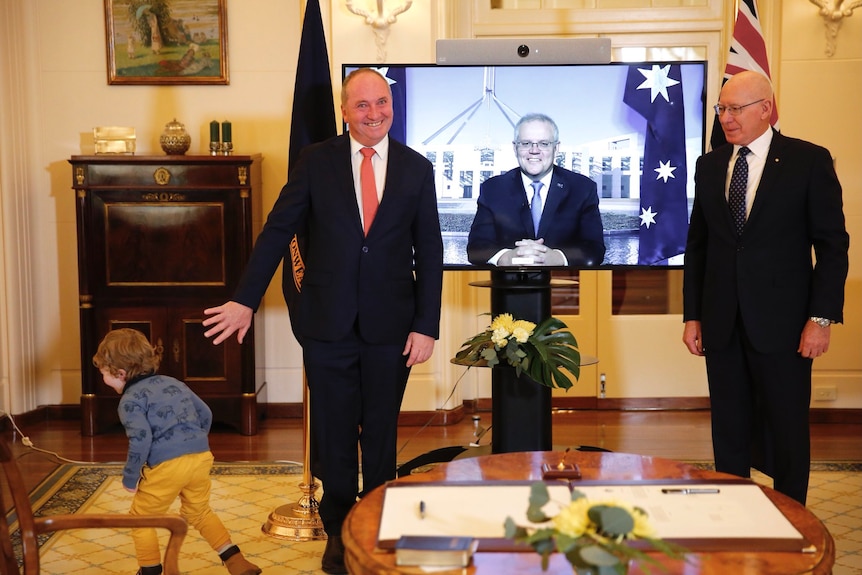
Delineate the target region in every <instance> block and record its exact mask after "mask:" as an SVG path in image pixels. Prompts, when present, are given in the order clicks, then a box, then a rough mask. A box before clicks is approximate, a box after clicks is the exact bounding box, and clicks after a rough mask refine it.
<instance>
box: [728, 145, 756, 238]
mask: <svg viewBox="0 0 862 575" xmlns="http://www.w3.org/2000/svg"><path fill="white" fill-rule="evenodd" d="M750 151H751V150H749V149H748V148H746V147H745V146H743V147H741V148H739V152H737V156H736V163H735V164H734V165H733V173H732V174H731V176H730V189H729V190H728V192H727V203H728V204H729V205H730V215H731V216H732V217H733V224H734V226H736V235H742V228H743V226H744V225H745V189H746V188H747V187H748V160H746V159H745V156H746V155H748V153H749V152H750Z"/></svg>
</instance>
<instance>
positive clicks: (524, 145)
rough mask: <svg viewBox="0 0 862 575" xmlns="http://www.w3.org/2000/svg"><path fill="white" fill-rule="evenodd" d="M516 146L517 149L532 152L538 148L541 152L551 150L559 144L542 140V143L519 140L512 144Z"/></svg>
mask: <svg viewBox="0 0 862 575" xmlns="http://www.w3.org/2000/svg"><path fill="white" fill-rule="evenodd" d="M512 143H513V144H515V147H516V148H518V149H519V150H532V149H533V146H536V147H537V148H539V149H540V150H550V149H551V148H553V147H554V146H556V145H557V142H551V141H548V140H542V141H540V142H531V141H529V140H518V141H516V142H512Z"/></svg>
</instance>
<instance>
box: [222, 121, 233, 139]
mask: <svg viewBox="0 0 862 575" xmlns="http://www.w3.org/2000/svg"><path fill="white" fill-rule="evenodd" d="M221 135H222V141H223V142H225V143H229V142H230V141H231V133H230V122H222V123H221Z"/></svg>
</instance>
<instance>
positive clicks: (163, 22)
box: [104, 0, 230, 85]
mask: <svg viewBox="0 0 862 575" xmlns="http://www.w3.org/2000/svg"><path fill="white" fill-rule="evenodd" d="M104 1H105V31H106V37H107V52H108V84H150V85H171V84H229V83H230V78H229V75H228V61H227V10H226V8H225V5H226V3H227V0H104Z"/></svg>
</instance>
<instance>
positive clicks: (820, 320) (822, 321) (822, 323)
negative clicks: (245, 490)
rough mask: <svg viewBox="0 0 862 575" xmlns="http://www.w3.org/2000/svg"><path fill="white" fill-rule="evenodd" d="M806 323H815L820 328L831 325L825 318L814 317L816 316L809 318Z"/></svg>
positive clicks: (829, 320)
mask: <svg viewBox="0 0 862 575" xmlns="http://www.w3.org/2000/svg"><path fill="white" fill-rule="evenodd" d="M808 321H813V322H814V323H816V324H817V325H819V326H820V327H829V325H831V324H832V323H833V322H832V320H831V319H826V318H825V317H816V316H811V317H809V318H808Z"/></svg>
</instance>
